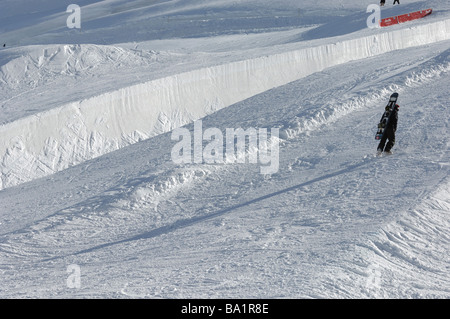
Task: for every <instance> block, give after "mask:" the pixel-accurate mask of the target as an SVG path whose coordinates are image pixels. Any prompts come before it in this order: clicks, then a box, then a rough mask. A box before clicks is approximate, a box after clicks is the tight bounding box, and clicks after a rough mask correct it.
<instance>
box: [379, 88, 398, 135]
mask: <svg viewBox="0 0 450 319" xmlns="http://www.w3.org/2000/svg"><path fill="white" fill-rule="evenodd" d="M397 99H398V93H393V94H392V95H391V97H390V98H389V103H388V105H386V108H385V111H384V113H383V116H382V117H381V120H380V123H378V129H377V134H375V139H376V140H381V139H382V138H383V135H384V132H385V130H386V127H387V126H388V123H389V120H390V118H391V115H392V114H393V113H394V108H395V104H396V102H397Z"/></svg>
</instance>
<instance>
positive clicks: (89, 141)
mask: <svg viewBox="0 0 450 319" xmlns="http://www.w3.org/2000/svg"><path fill="white" fill-rule="evenodd" d="M449 38H450V20H443V21H439V22H435V23H430V24H425V25H419V26H415V27H410V28H405V29H398V30H393V31H389V32H377V33H376V34H373V35H371V36H366V37H360V38H356V39H350V40H344V41H340V42H336V43H329V44H326V45H319V46H315V47H308V48H304V49H299V50H295V51H290V52H285V53H280V54H274V55H269V56H262V57H258V58H252V59H247V60H243V61H238V62H230V63H227V64H222V65H216V66H212V67H206V68H201V69H197V70H193V71H188V72H185V73H180V74H175V75H172V76H168V77H164V78H160V79H156V80H152V81H149V82H145V83H141V84H136V85H132V86H128V87H125V88H121V89H118V90H115V91H112V92H109V93H104V94H101V95H98V96H94V97H92V98H88V99H84V100H80V101H76V102H72V103H68V104H65V105H62V106H60V107H56V108H53V109H50V110H47V111H43V112H41V113H38V114H34V115H32V116H29V117H25V118H21V119H18V120H15V121H13V122H9V123H6V124H3V125H2V126H0V165H1V166H0V169H1V172H2V174H1V180H0V189H4V188H7V187H10V186H14V185H18V184H20V183H23V182H26V181H30V180H32V179H35V178H39V177H43V176H46V175H49V174H52V173H55V172H57V171H60V170H63V169H65V168H67V167H70V166H72V165H76V164H78V163H81V162H83V161H86V160H89V159H92V158H95V157H98V156H101V155H103V154H106V153H108V152H111V151H114V150H116V149H119V148H121V147H124V146H127V145H130V144H132V143H135V142H138V141H140V140H143V139H147V138H150V137H152V136H156V135H158V134H161V133H164V132H168V131H170V130H172V129H174V128H176V127H180V126H183V125H185V124H188V123H191V122H192V121H194V120H196V119H200V118H203V117H204V116H206V115H209V114H211V113H213V112H215V111H217V110H219V109H222V108H224V107H227V106H230V105H232V104H234V103H237V102H239V101H242V100H244V99H247V98H249V97H251V96H254V95H256V94H259V93H262V92H264V91H267V90H269V89H272V88H275V87H278V86H281V85H284V84H287V83H289V82H292V81H295V80H298V79H300V78H302V77H305V76H308V75H310V74H312V73H315V72H318V71H321V70H323V69H325V68H328V67H332V66H336V65H339V64H343V63H346V62H349V61H351V60H358V59H364V58H368V57H371V56H375V55H379V54H383V53H387V52H390V51H393V50H401V49H405V48H410V47H414V46H420V45H425V44H430V43H434V42H439V41H443V40H447V39H449ZM62 48H63V49H62V50H61V48H56V49H55V50H56V51H55V52H56V54H52V55H50V56H49V59H53V58H55V57H57V56H58V55H57V53H58V52H60V51H64V52H65V53H67V51H68V50H69V51H70V50H72V49H73V48H71V47H69V46H62ZM85 57H86V59H89V58H98V57H92V56H89V55H86V56H85ZM37 63H39V61H37ZM86 63H88V64H89V61H88V62H86ZM77 67H83V66H79V65H78V66H73V67H72V68H67V72H72V71H73V70H76V68H77ZM334 116H335V115H334Z"/></svg>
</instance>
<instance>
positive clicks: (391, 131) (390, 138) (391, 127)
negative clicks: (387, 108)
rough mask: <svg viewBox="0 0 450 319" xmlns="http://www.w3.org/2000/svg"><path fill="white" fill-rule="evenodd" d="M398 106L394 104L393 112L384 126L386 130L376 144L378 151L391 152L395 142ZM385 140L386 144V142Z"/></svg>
mask: <svg viewBox="0 0 450 319" xmlns="http://www.w3.org/2000/svg"><path fill="white" fill-rule="evenodd" d="M399 108H400V106H399V105H398V104H395V107H394V111H393V112H394V113H392V115H391V118H390V119H389V122H388V124H387V127H386V131H385V133H384V135H383V137H382V138H381V140H380V144H378V149H377V150H378V152H380V153H381V152H383V151H384V152H386V153H391V149H392V147H393V146H394V144H395V131H397V122H398V109H399ZM386 141H387V144H386Z"/></svg>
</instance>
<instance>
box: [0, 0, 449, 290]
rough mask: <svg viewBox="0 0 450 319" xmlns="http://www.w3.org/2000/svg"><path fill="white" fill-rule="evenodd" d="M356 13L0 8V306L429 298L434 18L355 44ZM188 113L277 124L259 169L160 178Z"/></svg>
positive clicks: (99, 5)
mask: <svg viewBox="0 0 450 319" xmlns="http://www.w3.org/2000/svg"><path fill="white" fill-rule="evenodd" d="M366 2H367V3H366ZM366 2H365V1H347V2H343V1H325V0H323V1H314V3H313V1H306V3H305V5H304V6H303V7H302V8H301V9H300V10H299V8H298V6H297V3H296V1H280V3H283V5H284V6H280V3H278V5H275V4H272V3H271V2H270V3H269V2H263V1H251V2H234V3H233V4H231V5H230V4H229V2H228V1H213V2H212V1H200V0H196V1H194V0H192V1H167V2H166V1H159V2H158V1H153V2H150V3H149V2H148V1H128V2H125V1H102V2H95V1H91V2H86V3H85V5H86V7H82V13H83V16H84V18H83V26H82V29H81V30H71V31H68V30H64V27H57V25H58V24H59V22H58V21H61V19H62V18H63V17H64V16H67V13H64V11H62V13H61V10H60V7H63V9H62V10H64V9H65V8H64V5H62V4H58V5H56V2H54V1H50V0H49V1H47V2H46V5H45V6H42V7H40V8H39V9H36V11H34V12H35V15H33V14H28V13H27V12H24V13H23V19H12V18H11V17H14V16H16V17H18V16H21V14H19V11H18V8H19V7H18V5H16V4H14V3H15V2H10V1H6V3H7V8H8V10H7V11H4V12H9V14H10V15H9V16H8V14H5V13H2V14H4V16H2V18H4V19H5V18H8V17H9V19H10V20H11V21H15V24H12V25H8V27H5V25H0V29H4V30H6V33H5V38H6V39H8V42H10V41H11V43H12V46H13V47H8V48H5V49H3V50H2V51H0V61H1V74H2V81H1V86H0V92H1V97H2V99H1V106H2V108H1V110H2V113H1V117H0V120H1V122H2V125H1V126H0V131H1V135H0V156H1V161H0V163H1V171H2V179H1V185H0V187H1V188H3V190H2V191H0V216H1V221H0V234H1V241H0V255H1V264H0V272H1V276H0V277H1V278H2V279H1V282H2V284H1V288H0V293H1V295H2V296H5V297H18V296H27V297H30V296H31V297H81V296H88V297H99V296H100V297H169V298H173V297H177V298H178V297H194V298H195V297H236V298H240V297H258V298H259V297H267V298H277V297H352V298H354V297H357V298H358V297H428V298H429V297H432V298H433V297H438V298H448V297H449V287H450V282H449V280H448V277H449V276H448V257H446V251H447V250H448V248H449V237H448V226H449V219H448V211H449V205H450V203H449V200H448V199H449V196H448V185H449V184H448V182H449V181H448V133H447V131H448V114H449V113H448V100H449V95H448V89H447V88H448V86H449V84H450V83H449V80H450V78H449V71H450V60H449V59H450V57H449V39H448V37H449V35H450V32H449V31H450V23H449V21H450V16H448V14H446V11H445V10H447V9H448V5H444V4H442V3H440V2H438V1H415V2H413V3H410V4H408V5H402V6H396V7H394V8H392V7H386V8H383V11H382V14H383V15H390V14H394V13H397V12H401V11H402V10H407V11H408V10H409V11H413V10H415V9H423V8H424V7H423V6H432V7H433V8H434V9H435V13H434V14H433V15H432V16H430V17H429V19H428V18H427V19H422V20H423V21H418V22H416V23H407V24H404V25H399V26H395V27H392V28H386V29H368V28H367V27H366V26H365V20H366V18H367V16H368V13H366V12H365V8H366V7H367V5H368V4H370V1H366ZM80 5H83V4H81V3H80ZM43 8H45V10H42V9H43ZM254 8H258V10H254ZM280 8H282V9H280ZM30 12H32V11H30ZM37 16H39V19H37ZM43 17H49V18H48V19H45V20H44V19H42V18H43ZM84 19H86V20H84ZM163 20H167V21H166V22H167V23H168V24H167V25H165V27H164V26H162V25H161V23H160V22H161V21H163ZM63 21H64V20H63ZM144 21H146V22H145V23H144ZM158 22H159V24H158ZM64 23H65V22H64ZM157 24H158V25H159V29H158V30H159V31H160V33H158V34H159V36H158V37H155V34H156V33H154V32H153V31H151V32H150V31H149V32H147V33H145V32H139V31H140V30H141V31H142V30H143V29H144V27H145V28H147V27H149V26H156V25H157ZM119 26H120V27H119ZM122 27H123V30H122ZM131 27H133V28H137V29H136V31H137V32H135V33H133V35H132V36H127V35H128V34H129V33H127V32H128V31H129V28H131ZM205 28H206V29H208V30H206V29H205ZM146 30H147V29H146ZM163 30H164V32H162V31H163ZM187 31H190V32H192V33H193V34H191V35H190V36H191V37H189V36H188V35H187V34H186V32H187ZM62 35H63V36H64V37H66V40H65V41H66V42H63V41H62V39H63V38H62V37H61V36H62ZM18 36H22V37H21V41H20V42H18V41H16V42H13V41H12V40H11V39H14V38H17V37H18ZM192 36H195V37H192ZM199 36H201V37H199ZM174 38H176V39H174ZM155 39H158V40H155ZM54 43H61V44H54ZM79 43H82V44H79ZM105 44H107V45H105ZM393 91H397V92H399V93H400V104H401V109H400V122H399V131H398V133H397V135H398V136H397V144H396V146H395V149H394V151H395V153H394V155H393V156H391V157H381V158H377V157H374V156H373V154H374V149H375V148H376V143H375V141H374V139H373V136H374V128H375V125H376V122H377V120H378V118H379V116H381V111H380V110H382V108H383V106H384V104H385V103H386V100H387V98H388V96H389V95H390V93H392V92H393ZM428 109H432V110H433V112H427V110H428ZM197 119H202V124H203V128H204V129H206V128H217V129H219V130H221V131H222V132H225V131H226V128H239V127H242V128H250V127H252V128H261V127H265V128H274V127H276V128H279V129H280V136H279V137H280V138H281V140H280V153H279V170H278V171H277V172H276V173H275V174H272V175H262V174H260V167H259V165H255V164H249V163H247V164H230V163H228V164H205V163H204V164H194V163H193V164H184V165H177V164H176V163H174V162H173V161H172V159H171V151H172V149H173V146H174V144H175V142H174V141H172V140H171V130H173V129H174V128H176V127H180V126H182V125H187V126H186V127H187V128H188V129H189V130H190V131H191V132H193V130H194V126H193V124H192V122H193V121H194V120H197ZM69 265H77V266H78V267H79V269H80V270H81V286H80V287H79V288H76V289H70V288H68V285H67V284H66V279H67V278H68V276H69V274H68V273H67V267H68V266H69Z"/></svg>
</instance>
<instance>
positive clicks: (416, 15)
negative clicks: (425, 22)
mask: <svg viewBox="0 0 450 319" xmlns="http://www.w3.org/2000/svg"><path fill="white" fill-rule="evenodd" d="M431 12H433V10H432V9H427V10H420V11H416V12H411V13H406V14H402V15H399V16H395V17H389V18H385V19H381V21H380V26H382V27H388V26H390V25H393V24H398V23H403V22H406V21H411V20H416V19H420V18H423V17H426V16H427V15H429V14H431Z"/></svg>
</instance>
